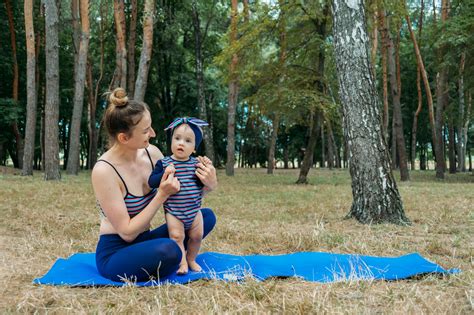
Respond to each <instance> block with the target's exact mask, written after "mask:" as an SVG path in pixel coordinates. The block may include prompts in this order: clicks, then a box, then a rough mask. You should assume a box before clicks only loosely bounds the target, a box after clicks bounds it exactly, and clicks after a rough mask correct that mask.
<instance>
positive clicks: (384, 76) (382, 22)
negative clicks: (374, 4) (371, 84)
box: [378, 10, 389, 143]
mask: <svg viewBox="0 0 474 315" xmlns="http://www.w3.org/2000/svg"><path fill="white" fill-rule="evenodd" d="M378 17H379V28H380V30H381V32H380V33H381V37H382V39H381V41H382V43H381V45H380V54H381V55H382V93H383V94H382V95H383V116H382V132H383V135H384V138H385V142H386V143H388V118H389V117H388V79H387V77H388V76H387V42H388V41H387V39H386V38H385V37H386V36H387V32H382V30H383V29H384V28H385V13H384V12H383V10H379V12H378Z"/></svg>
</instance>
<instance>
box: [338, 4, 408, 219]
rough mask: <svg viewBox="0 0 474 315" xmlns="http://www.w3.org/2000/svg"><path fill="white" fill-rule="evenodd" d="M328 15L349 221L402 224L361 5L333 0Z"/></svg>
mask: <svg viewBox="0 0 474 315" xmlns="http://www.w3.org/2000/svg"><path fill="white" fill-rule="evenodd" d="M332 12H333V20H334V23H333V25H334V29H333V32H334V40H335V56H336V68H337V75H338V79H339V86H340V97H341V101H342V105H343V113H344V126H345V128H344V133H345V136H346V138H347V141H348V147H349V157H350V158H349V167H350V173H351V178H352V195H353V198H354V200H353V203H352V207H351V210H350V213H349V216H351V217H355V218H356V219H357V220H358V221H360V222H362V223H381V222H390V223H396V224H408V223H409V220H408V218H407V217H406V216H405V212H404V210H403V205H402V200H401V197H400V194H399V192H398V188H397V185H396V183H395V179H394V177H393V175H392V172H391V169H390V157H389V154H388V150H387V147H386V144H385V141H384V139H383V134H382V130H381V128H380V114H379V108H380V107H379V101H378V96H377V90H376V87H375V82H374V78H373V76H372V72H371V70H370V64H369V62H370V56H369V54H370V50H369V40H368V36H367V30H366V25H365V12H364V6H363V2H362V0H358V1H347V0H345V1H344V0H335V1H334V3H333V11H332Z"/></svg>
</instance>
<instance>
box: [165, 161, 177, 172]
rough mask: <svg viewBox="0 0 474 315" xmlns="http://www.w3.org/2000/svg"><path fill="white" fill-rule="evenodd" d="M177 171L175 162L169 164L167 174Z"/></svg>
mask: <svg viewBox="0 0 474 315" xmlns="http://www.w3.org/2000/svg"><path fill="white" fill-rule="evenodd" d="M175 172H176V169H175V168H174V165H173V163H170V164H168V166H167V167H166V169H165V174H174V173H175Z"/></svg>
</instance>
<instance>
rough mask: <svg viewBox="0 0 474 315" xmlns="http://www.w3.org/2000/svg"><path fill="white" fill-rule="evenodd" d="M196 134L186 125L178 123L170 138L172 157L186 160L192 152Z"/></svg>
mask: <svg viewBox="0 0 474 315" xmlns="http://www.w3.org/2000/svg"><path fill="white" fill-rule="evenodd" d="M195 143H196V136H195V135H194V132H193V130H192V129H191V128H190V127H189V126H188V125H187V124H182V125H179V126H178V127H177V128H176V129H175V130H174V132H173V137H172V139H171V152H173V158H174V159H175V160H178V161H186V160H187V159H189V156H190V155H191V154H192V153H193V152H194V146H195Z"/></svg>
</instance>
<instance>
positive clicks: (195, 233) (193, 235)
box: [186, 211, 203, 271]
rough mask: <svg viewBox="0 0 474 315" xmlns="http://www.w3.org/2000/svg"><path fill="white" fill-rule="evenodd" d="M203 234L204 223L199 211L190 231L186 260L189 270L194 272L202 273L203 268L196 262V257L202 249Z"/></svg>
mask: <svg viewBox="0 0 474 315" xmlns="http://www.w3.org/2000/svg"><path fill="white" fill-rule="evenodd" d="M202 234H203V222H202V214H201V211H198V213H197V214H196V217H195V218H194V222H193V225H192V226H191V228H190V229H189V230H188V237H189V240H188V253H187V255H186V259H187V261H188V265H189V268H191V270H193V271H202V268H201V266H199V264H198V263H197V262H196V257H197V255H198V253H199V249H200V248H201V241H202Z"/></svg>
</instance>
